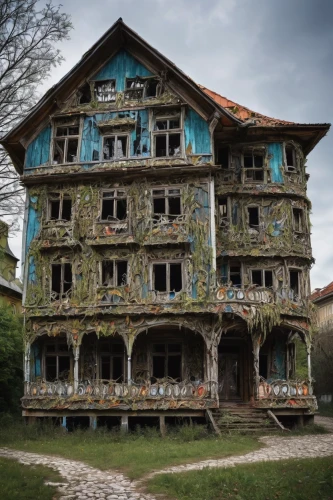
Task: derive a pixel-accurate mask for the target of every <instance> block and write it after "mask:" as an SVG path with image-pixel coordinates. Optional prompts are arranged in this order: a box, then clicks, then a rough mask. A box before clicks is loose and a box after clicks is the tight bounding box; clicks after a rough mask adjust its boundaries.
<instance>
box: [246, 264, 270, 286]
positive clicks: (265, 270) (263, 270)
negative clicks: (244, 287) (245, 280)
mask: <svg viewBox="0 0 333 500" xmlns="http://www.w3.org/2000/svg"><path fill="white" fill-rule="evenodd" d="M253 271H256V272H258V271H260V272H261V281H262V285H258V284H257V283H254V282H253V274H252V273H253ZM267 271H268V272H270V273H272V286H271V287H270V286H267V285H266V275H265V273H266V272H267ZM250 281H251V285H256V286H258V287H260V288H271V289H272V290H275V273H274V269H273V268H263V267H261V268H260V267H259V268H258V267H251V269H250Z"/></svg>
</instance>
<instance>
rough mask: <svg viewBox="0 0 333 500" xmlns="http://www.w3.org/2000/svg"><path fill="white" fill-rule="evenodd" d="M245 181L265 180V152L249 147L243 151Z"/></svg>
mask: <svg viewBox="0 0 333 500" xmlns="http://www.w3.org/2000/svg"><path fill="white" fill-rule="evenodd" d="M243 166H244V172H245V177H244V180H245V182H253V181H263V180H264V153H263V151H256V150H252V149H249V150H247V151H244V153H243Z"/></svg>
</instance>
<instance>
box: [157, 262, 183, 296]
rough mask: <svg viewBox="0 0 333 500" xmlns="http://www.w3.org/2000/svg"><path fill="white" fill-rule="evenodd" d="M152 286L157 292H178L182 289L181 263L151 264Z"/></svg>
mask: <svg viewBox="0 0 333 500" xmlns="http://www.w3.org/2000/svg"><path fill="white" fill-rule="evenodd" d="M152 285H153V287H152V288H153V290H155V291H157V292H180V291H181V290H182V288H183V279H182V264H181V262H163V263H158V264H153V283H152Z"/></svg>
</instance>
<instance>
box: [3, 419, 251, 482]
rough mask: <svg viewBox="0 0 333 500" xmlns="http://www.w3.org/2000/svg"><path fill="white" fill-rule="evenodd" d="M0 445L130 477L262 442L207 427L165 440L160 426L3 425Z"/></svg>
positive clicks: (175, 433)
mask: <svg viewBox="0 0 333 500" xmlns="http://www.w3.org/2000/svg"><path fill="white" fill-rule="evenodd" d="M0 446H7V447H10V448H15V449H20V450H24V451H31V452H36V453H44V454H53V455H59V456H62V457H65V458H71V459H76V460H81V461H83V462H86V463H88V464H90V465H92V466H94V467H97V468H99V469H103V470H105V469H111V468H115V469H119V470H122V471H123V472H125V473H126V474H127V475H128V476H129V477H130V478H138V477H141V476H143V475H144V474H146V473H149V472H151V471H152V470H156V469H161V468H164V467H167V466H169V465H177V464H181V463H187V462H196V461H198V460H202V459H206V458H207V459H208V458H217V457H226V456H231V455H239V454H243V453H247V452H249V451H252V450H256V449H258V448H259V447H260V446H261V445H260V443H259V442H258V440H257V439H256V438H254V437H251V436H241V435H234V436H225V437H221V438H218V437H216V435H213V434H210V433H208V432H207V430H206V428H205V427H204V426H195V425H194V426H192V427H190V426H184V427H180V428H178V429H177V430H171V431H170V432H169V434H168V435H167V437H165V438H161V437H160V434H159V432H158V431H157V430H155V429H146V430H145V429H144V430H140V431H139V430H138V431H136V432H133V433H129V434H121V433H120V432H111V431H108V430H105V429H104V428H101V429H97V430H96V431H91V430H76V431H74V432H68V433H66V432H65V431H64V430H63V429H61V428H58V427H54V426H50V425H41V424H34V425H28V426H25V425H24V424H23V423H10V422H8V421H7V423H6V424H5V425H4V423H1V421H0Z"/></svg>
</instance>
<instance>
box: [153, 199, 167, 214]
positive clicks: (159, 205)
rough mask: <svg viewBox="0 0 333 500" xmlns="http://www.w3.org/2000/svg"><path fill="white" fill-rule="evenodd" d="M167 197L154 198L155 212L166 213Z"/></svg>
mask: <svg viewBox="0 0 333 500" xmlns="http://www.w3.org/2000/svg"><path fill="white" fill-rule="evenodd" d="M165 201H166V200H165V198H154V200H153V205H154V214H165V204H166V203H165Z"/></svg>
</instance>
